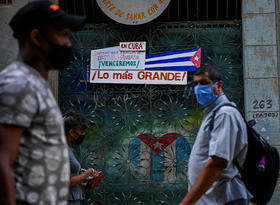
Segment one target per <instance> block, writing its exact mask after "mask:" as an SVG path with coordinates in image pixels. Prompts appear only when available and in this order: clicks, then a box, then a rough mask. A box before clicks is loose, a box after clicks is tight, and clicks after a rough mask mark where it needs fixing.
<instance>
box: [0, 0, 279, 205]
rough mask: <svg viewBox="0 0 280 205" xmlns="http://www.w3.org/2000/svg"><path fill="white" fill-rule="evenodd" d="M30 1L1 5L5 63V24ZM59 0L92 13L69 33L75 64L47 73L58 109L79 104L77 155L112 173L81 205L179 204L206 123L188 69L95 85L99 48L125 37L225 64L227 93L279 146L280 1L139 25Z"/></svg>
mask: <svg viewBox="0 0 280 205" xmlns="http://www.w3.org/2000/svg"><path fill="white" fill-rule="evenodd" d="M3 2H4V1H3ZM27 2H29V1H28V0H12V1H5V3H1V4H0V24H1V30H0V36H1V39H0V41H1V43H0V50H1V55H0V68H1V69H2V68H3V67H4V66H5V65H7V64H8V63H10V62H11V61H12V60H14V59H15V58H16V55H17V52H18V48H17V43H16V41H15V40H14V39H13V38H12V33H11V31H10V28H9V26H8V22H9V20H10V18H11V17H12V16H13V14H14V13H15V12H16V11H17V10H18V9H19V8H20V7H21V6H22V5H24V4H25V3H27ZM54 2H56V3H59V4H60V6H61V7H63V8H64V9H65V10H67V11H68V12H69V13H75V14H82V15H87V16H88V19H89V20H88V24H87V25H86V27H85V29H84V30H83V31H81V32H76V33H73V34H72V42H73V46H74V56H75V58H74V61H73V63H72V64H71V66H70V68H69V69H67V70H64V71H62V72H60V73H59V74H58V73H57V72H52V73H51V74H50V83H51V86H52V88H53V91H54V93H55V95H56V96H57V99H58V102H59V105H60V107H61V109H62V111H63V112H65V111H66V110H68V109H75V110H78V111H80V112H83V113H84V114H85V115H86V116H87V117H88V118H89V119H90V120H91V122H92V126H91V128H90V130H89V132H88V136H89V137H88V139H87V140H86V141H85V143H84V146H83V147H81V148H79V149H77V150H76V151H77V155H78V157H79V159H80V161H81V162H82V165H83V166H84V167H91V166H93V167H96V169H100V170H102V171H103V172H104V173H105V174H106V177H105V179H104V181H103V183H102V184H101V185H100V186H98V188H97V189H96V190H95V192H94V193H90V192H86V201H85V204H90V203H94V204H111V203H114V204H136V203H139V204H178V202H179V201H180V200H181V199H182V197H183V196H184V195H185V193H186V190H187V176H186V171H187V161H188V156H189V154H190V150H191V147H192V144H193V142H194V140H195V136H196V132H197V129H198V127H199V124H200V122H201V119H202V108H201V107H199V106H198V105H197V104H196V100H195V98H194V95H193V90H192V84H191V75H192V73H191V72H190V73H189V83H188V85H186V86H167V85H112V84H101V85H100V84H91V83H89V82H88V80H89V64H90V51H91V50H93V49H99V48H105V47H111V46H117V45H118V44H119V42H124V41H146V42H147V53H148V54H152V53H158V52H163V51H170V50H180V49H187V48H193V47H197V46H200V47H201V48H202V62H203V63H208V64H213V65H215V66H217V67H219V68H220V70H221V72H222V74H223V76H224V78H223V81H224V82H225V93H226V94H227V96H228V97H229V98H230V99H231V100H233V101H234V102H235V103H236V104H237V105H238V107H239V108H240V109H241V110H243V111H244V113H245V114H246V117H247V119H255V120H256V121H257V124H256V128H257V130H258V131H259V132H260V133H262V135H263V136H264V137H265V138H266V139H267V140H268V141H269V142H270V143H271V144H272V145H274V146H276V147H277V148H278V149H279V148H280V138H279V134H280V124H279V114H280V113H279V112H280V111H279V109H280V108H279V94H280V92H279V77H280V74H279V65H278V59H279V52H278V47H279V34H278V32H277V31H278V29H279V28H278V27H279V12H280V6H279V1H278V0H269V1H262V0H244V1H241V0H236V1H229V0H227V1H219V0H216V1H215V3H213V1H208V0H206V1H200V0H197V1H189V0H187V1H181V0H178V1H171V2H170V5H169V6H168V8H167V9H166V11H165V12H164V13H163V14H162V15H161V16H160V17H158V18H157V19H155V20H154V21H152V22H150V23H148V24H144V25H140V26H139V25H138V26H125V25H121V24H119V23H116V22H114V21H112V20H111V19H109V18H108V17H106V15H104V14H103V12H102V11H101V10H100V9H99V7H98V5H97V4H96V1H65V0H62V1H54ZM78 2H79V3H78ZM210 2H211V4H210ZM155 144H157V145H158V146H159V147H158V148H161V151H160V152H159V151H156V148H155V147H154V145H155ZM279 191H280V187H279V184H278V185H277V187H276V190H275V193H274V196H273V199H272V200H271V202H270V203H269V204H272V205H274V204H275V205H276V204H279V202H280V197H279V196H280V195H279Z"/></svg>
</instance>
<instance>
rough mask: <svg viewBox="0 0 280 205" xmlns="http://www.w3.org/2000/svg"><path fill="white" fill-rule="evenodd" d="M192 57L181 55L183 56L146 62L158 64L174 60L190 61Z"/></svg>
mask: <svg viewBox="0 0 280 205" xmlns="http://www.w3.org/2000/svg"><path fill="white" fill-rule="evenodd" d="M191 58H192V57H181V58H172V59H166V60H157V61H149V62H146V63H145V64H146V65H151V64H158V63H174V62H185V61H190V59H191Z"/></svg>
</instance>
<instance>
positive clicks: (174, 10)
mask: <svg viewBox="0 0 280 205" xmlns="http://www.w3.org/2000/svg"><path fill="white" fill-rule="evenodd" d="M241 4H242V0H171V1H170V3H169V6H168V8H167V9H166V10H165V11H164V12H163V13H162V15H160V17H159V18H158V19H157V21H162V22H174V21H210V20H240V19H241ZM59 5H60V7H61V8H62V9H63V10H65V11H66V12H67V13H71V14H78V15H85V16H87V19H88V23H108V22H113V20H111V19H110V18H109V17H107V16H106V15H105V14H104V13H103V12H102V11H101V9H100V8H99V7H98V5H97V3H96V1H95V0H79V1H78V0H59Z"/></svg>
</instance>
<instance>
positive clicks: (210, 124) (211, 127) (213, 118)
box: [209, 103, 245, 131]
mask: <svg viewBox="0 0 280 205" xmlns="http://www.w3.org/2000/svg"><path fill="white" fill-rule="evenodd" d="M224 106H229V107H234V108H235V109H237V107H236V106H234V105H232V104H231V103H225V104H222V105H220V106H218V107H217V108H216V109H215V110H214V111H213V112H212V116H211V120H210V123H209V130H210V131H212V130H213V128H214V120H215V116H216V113H217V112H218V111H219V110H220V109H221V108H222V107H224ZM237 110H238V109H237ZM238 111H239V110H238ZM241 115H242V114H241ZM242 117H243V115H242ZM243 118H244V117H243ZM244 120H245V119H244Z"/></svg>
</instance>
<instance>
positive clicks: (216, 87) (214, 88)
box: [213, 80, 223, 95]
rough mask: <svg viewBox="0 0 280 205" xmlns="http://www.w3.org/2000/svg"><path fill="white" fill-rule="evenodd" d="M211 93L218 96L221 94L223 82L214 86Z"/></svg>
mask: <svg viewBox="0 0 280 205" xmlns="http://www.w3.org/2000/svg"><path fill="white" fill-rule="evenodd" d="M213 92H214V93H215V94H216V95H219V94H220V93H222V92H223V81H221V80H220V81H219V82H218V83H217V85H216V86H214V87H213Z"/></svg>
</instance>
